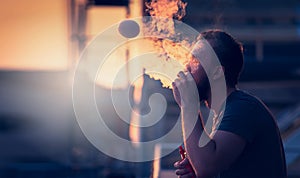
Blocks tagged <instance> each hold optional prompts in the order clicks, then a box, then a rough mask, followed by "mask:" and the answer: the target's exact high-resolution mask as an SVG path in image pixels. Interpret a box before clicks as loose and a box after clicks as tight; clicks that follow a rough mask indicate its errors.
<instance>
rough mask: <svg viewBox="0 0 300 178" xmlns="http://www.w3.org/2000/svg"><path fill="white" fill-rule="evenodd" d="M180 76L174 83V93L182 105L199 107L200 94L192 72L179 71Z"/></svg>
mask: <svg viewBox="0 0 300 178" xmlns="http://www.w3.org/2000/svg"><path fill="white" fill-rule="evenodd" d="M177 76H178V78H177V79H176V80H175V81H174V82H173V83H172V86H173V95H174V98H175V100H176V102H177V103H178V105H179V106H180V107H187V106H188V107H192V108H194V107H198V104H199V95H198V89H197V86H196V83H195V81H194V79H193V77H192V75H191V73H190V72H187V73H186V74H184V73H183V72H179V73H178V75H177Z"/></svg>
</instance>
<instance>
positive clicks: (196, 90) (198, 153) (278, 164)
mask: <svg viewBox="0 0 300 178" xmlns="http://www.w3.org/2000/svg"><path fill="white" fill-rule="evenodd" d="M201 36H202V38H204V39H205V40H206V41H207V42H208V44H210V46H211V47H212V49H213V50H214V52H215V54H216V56H217V57H218V59H219V61H220V65H217V64H212V63H214V62H211V61H210V56H212V55H207V54H205V50H199V51H197V50H195V51H193V54H194V56H196V57H194V58H193V59H192V60H191V61H190V62H189V64H188V66H187V71H188V72H186V73H184V72H180V73H179V74H178V78H177V79H176V80H175V81H174V82H173V94H174V97H175V100H176V101H177V103H178V104H179V106H180V108H181V119H182V131H183V138H184V146H185V148H186V154H187V158H185V159H184V160H181V161H178V162H176V163H175V164H174V166H175V168H176V171H175V173H176V174H177V175H178V176H179V177H182V178H185V177H201V178H203V177H205V178H206V177H218V176H219V177H221V178H239V177H251V178H256V177H264V178H271V177H272V178H273V177H280V178H282V177H287V173H286V165H285V156H284V150H283V146H282V141H281V136H280V133H279V130H278V127H277V124H276V121H275V119H274V117H273V116H272V114H271V113H270V112H269V110H268V108H267V107H266V106H265V105H264V104H263V103H262V102H261V101H260V100H259V99H257V98H256V97H254V96H252V95H250V94H247V93H246V92H243V91H241V90H239V89H237V86H236V85H237V83H238V79H239V75H240V73H241V71H242V67H243V60H244V59H243V48H242V46H241V44H240V43H239V42H237V41H236V40H235V39H234V38H233V37H232V36H230V35H229V34H228V33H226V32H223V31H220V30H209V31H206V32H203V33H201ZM222 76H223V83H224V78H225V84H226V85H225V90H226V89H227V91H226V92H225V98H224V97H223V98H222V97H221V96H218V95H219V93H220V92H214V93H213V91H215V90H214V88H220V87H221V86H222ZM212 83H213V85H212ZM213 94H214V95H216V96H213ZM213 97H215V99H216V100H217V101H216V102H215V104H212V103H213V99H212V98H213ZM200 101H206V103H207V105H208V106H209V107H210V109H211V110H212V113H215V120H214V126H213V131H212V133H211V134H210V135H209V134H208V133H206V131H205V129H204V126H203V121H202V116H201V114H200V111H199V110H200V109H199V108H200V107H199V102H200ZM224 101H226V102H224ZM222 108H224V109H223V112H222ZM195 117H199V119H196V123H195V124H191V122H192V120H193V119H194V118H195ZM200 137H201V140H205V138H207V140H208V141H207V143H204V144H203V145H201V140H200V142H199V139H200ZM202 138H204V139H202ZM188 165H190V166H191V167H192V170H193V171H191V169H190V168H188Z"/></svg>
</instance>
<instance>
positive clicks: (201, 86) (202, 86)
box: [197, 76, 210, 101]
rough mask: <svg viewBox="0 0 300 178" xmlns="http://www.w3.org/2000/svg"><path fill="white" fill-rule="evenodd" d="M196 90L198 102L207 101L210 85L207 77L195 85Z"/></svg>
mask: <svg viewBox="0 0 300 178" xmlns="http://www.w3.org/2000/svg"><path fill="white" fill-rule="evenodd" d="M197 88H198V94H199V99H200V101H206V100H208V96H209V93H210V84H209V80H208V77H207V76H205V77H203V79H202V80H201V81H200V82H198V83H197Z"/></svg>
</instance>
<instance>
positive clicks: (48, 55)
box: [0, 0, 70, 70]
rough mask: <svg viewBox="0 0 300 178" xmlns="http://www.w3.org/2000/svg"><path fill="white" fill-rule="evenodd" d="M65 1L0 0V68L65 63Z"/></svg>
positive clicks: (38, 67) (57, 67)
mask: <svg viewBox="0 0 300 178" xmlns="http://www.w3.org/2000/svg"><path fill="white" fill-rule="evenodd" d="M67 2H68V1H62V0H51V1H40V0H22V1H1V5H0V23H1V28H0V39H1V43H0V51H1V53H0V68H2V69H20V70H49V69H50V70H53V69H54V70H62V69H66V68H67V67H68V55H69V54H68V52H69V51H68V45H69V39H70V34H69V33H68V16H67V15H68V14H67V8H68V3H67Z"/></svg>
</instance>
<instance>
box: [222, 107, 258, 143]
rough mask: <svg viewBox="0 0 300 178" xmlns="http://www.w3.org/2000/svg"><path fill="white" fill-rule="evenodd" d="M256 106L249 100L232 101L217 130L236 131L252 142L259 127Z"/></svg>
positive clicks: (235, 132)
mask: <svg viewBox="0 0 300 178" xmlns="http://www.w3.org/2000/svg"><path fill="white" fill-rule="evenodd" d="M255 108H256V107H255V104H253V103H251V102H248V101H238V102H234V103H231V104H230V105H229V106H228V107H226V110H225V112H224V115H223V117H222V118H221V119H222V120H221V121H220V125H219V127H218V128H217V130H222V131H227V132H231V133H234V134H236V135H239V136H241V137H242V138H244V139H245V140H246V141H247V142H252V141H253V139H254V137H255V135H256V132H257V129H258V125H257V117H258V116H257V115H256V114H255V113H256V109H255Z"/></svg>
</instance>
